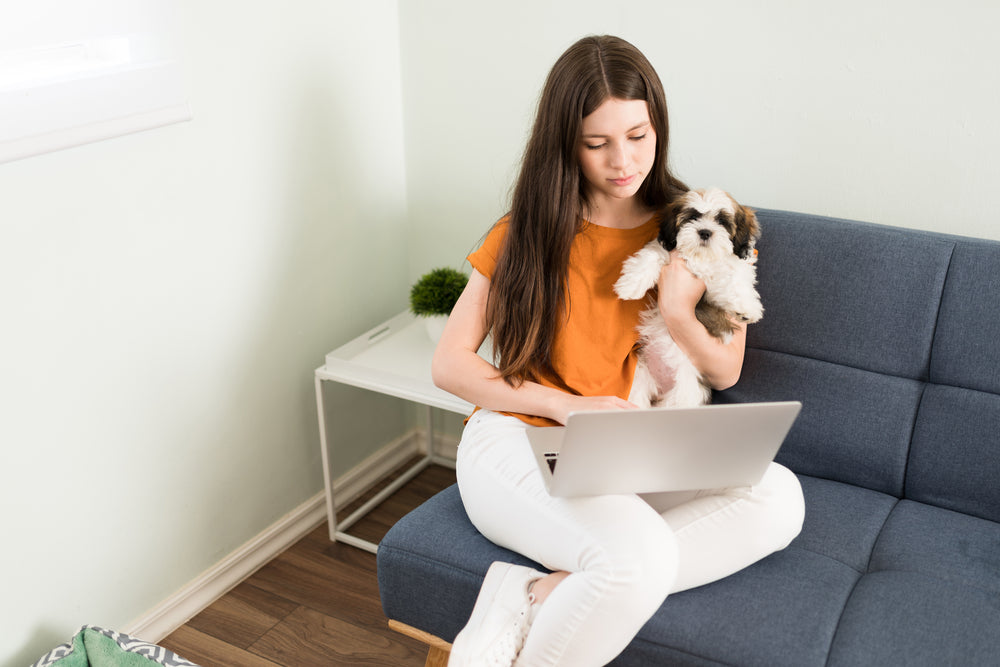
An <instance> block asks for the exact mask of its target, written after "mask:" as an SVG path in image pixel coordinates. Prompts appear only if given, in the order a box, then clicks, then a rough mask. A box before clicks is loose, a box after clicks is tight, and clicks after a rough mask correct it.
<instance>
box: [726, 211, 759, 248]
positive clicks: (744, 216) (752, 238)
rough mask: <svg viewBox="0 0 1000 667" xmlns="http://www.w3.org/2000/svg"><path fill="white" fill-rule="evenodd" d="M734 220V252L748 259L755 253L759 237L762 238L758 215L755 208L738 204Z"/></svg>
mask: <svg viewBox="0 0 1000 667" xmlns="http://www.w3.org/2000/svg"><path fill="white" fill-rule="evenodd" d="M734 221H735V233H734V234H733V252H734V253H736V255H737V256H738V257H740V258H741V259H747V258H749V257H750V256H751V255H752V254H753V249H754V246H756V245H757V239H759V238H760V225H758V224H757V216H756V214H754V212H753V209H750V208H747V207H746V206H737V207H736V217H735V220H734Z"/></svg>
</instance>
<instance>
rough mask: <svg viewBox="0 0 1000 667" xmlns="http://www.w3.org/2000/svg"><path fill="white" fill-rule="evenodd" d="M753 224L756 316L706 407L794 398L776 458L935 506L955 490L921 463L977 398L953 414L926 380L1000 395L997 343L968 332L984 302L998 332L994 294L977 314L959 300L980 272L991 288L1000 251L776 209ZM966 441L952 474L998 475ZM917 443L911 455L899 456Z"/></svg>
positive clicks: (951, 448) (945, 450) (948, 447)
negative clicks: (733, 370)
mask: <svg viewBox="0 0 1000 667" xmlns="http://www.w3.org/2000/svg"><path fill="white" fill-rule="evenodd" d="M758 217H759V219H760V223H761V228H762V230H763V236H762V238H761V241H760V244H759V246H758V247H759V249H760V255H759V261H758V281H759V289H760V292H761V297H762V300H763V303H764V319H763V320H761V322H759V323H758V324H755V325H752V326H751V327H750V329H749V333H748V339H747V347H748V349H747V357H746V363H745V364H744V369H743V374H742V376H741V379H740V382H739V383H738V384H737V385H736V386H735V387H733V388H732V389H730V390H727V391H726V392H721V393H719V394H718V395H717V400H718V401H720V402H730V401H738V402H744V401H769V400H800V401H802V403H803V409H802V413H801V415H800V417H799V419H798V421H797V422H796V424H795V426H794V427H793V428H792V431H791V432H790V433H789V435H788V438H787V439H786V441H785V444H784V445H783V446H782V449H781V451H780V452H779V455H778V460H779V461H780V462H782V463H784V464H785V465H787V466H789V467H790V468H792V469H793V470H795V471H796V472H799V473H803V474H808V475H813V476H816V477H823V478H827V479H834V480H838V481H842V482H847V483H850V484H855V485H859V486H864V487H866V488H870V489H873V490H876V491H881V492H884V493H891V494H893V495H895V496H897V497H904V495H911V494H916V495H917V496H919V497H921V498H924V499H926V500H928V501H930V500H933V501H934V502H935V504H942V502H943V497H944V496H949V495H950V494H951V493H952V489H955V490H956V493H958V494H959V495H962V493H961V492H960V491H958V489H961V487H960V486H955V484H954V482H955V480H951V479H946V480H943V481H942V480H941V479H940V478H936V479H933V480H932V479H931V478H933V477H934V474H932V473H933V465H934V464H933V463H932V462H933V461H934V460H935V459H936V458H938V456H943V455H946V454H951V455H952V456H953V457H954V455H955V454H956V452H955V447H957V446H959V445H957V444H955V443H953V442H951V439H950V438H944V439H943V441H942V439H941V438H940V437H939V436H940V434H947V433H949V432H950V431H952V430H953V429H954V428H956V427H958V426H959V423H958V422H959V421H963V422H965V423H964V424H961V425H962V426H964V427H966V428H970V425H969V423H968V411H969V410H982V409H983V408H982V406H981V405H980V404H981V403H982V401H973V403H974V404H975V407H973V406H972V405H971V404H969V405H968V406H967V407H966V415H965V416H964V417H963V416H959V415H958V414H957V413H956V412H955V411H954V410H951V409H950V410H942V409H941V404H933V405H932V404H931V403H930V401H937V400H938V398H936V397H937V396H938V392H936V391H934V392H929V391H928V390H929V388H931V386H930V385H929V384H928V383H940V384H942V385H947V386H948V387H962V388H965V389H970V390H976V391H985V392H992V393H990V396H992V397H993V398H996V396H995V394H997V393H1000V357H998V356H997V355H1000V352H998V348H997V347H996V346H991V345H990V344H989V341H988V340H987V338H986V336H987V335H988V333H987V332H988V329H981V330H980V331H979V332H976V333H971V332H969V327H970V326H974V322H975V321H976V320H977V319H979V320H982V317H983V316H982V314H981V313H979V312H978V310H981V309H982V308H986V309H989V308H990V307H992V308H993V311H994V312H993V314H992V317H993V318H994V320H993V321H992V322H993V324H1000V322H998V321H996V319H995V318H997V317H1000V314H998V310H1000V309H998V308H997V305H996V297H995V296H994V297H992V306H981V305H977V304H979V303H980V302H979V301H977V300H976V299H974V298H971V297H970V296H969V295H968V290H969V289H970V286H971V285H973V284H977V283H979V282H980V281H983V280H984V278H985V274H990V275H993V276H994V277H993V280H994V283H993V284H992V285H991V286H992V287H993V292H992V294H994V295H995V294H1000V287H998V286H997V285H996V284H995V281H996V280H997V278H996V275H998V274H1000V256H997V255H996V252H997V249H998V248H1000V244H995V243H991V242H986V241H982V242H980V241H976V240H963V239H961V238H960V237H953V236H947V235H942V234H932V233H924V232H918V231H914V230H908V229H901V228H895V227H885V226H880V225H871V224H866V223H858V222H850V221H845V220H836V219H832V218H825V217H821V216H812V215H804V214H797V213H788V212H782V211H771V210H764V209H762V210H759V211H758ZM984 248H988V249H989V248H991V249H992V250H991V251H986V250H984ZM991 272H992V273H991ZM981 274H983V275H981ZM976 291H978V292H979V293H980V294H982V293H983V292H982V290H976ZM982 348H988V352H985V353H984V352H970V350H981V349H982ZM942 394H943V395H945V396H947V394H948V392H946V391H944V392H942ZM981 398H983V399H984V400H986V398H985V397H981ZM986 402H989V401H988V400H986ZM998 417H1000V415H998ZM982 428H983V429H988V428H990V427H989V426H988V425H983V426H982ZM976 433H977V434H979V435H978V436H976V437H972V436H969V437H971V438H972V440H976V438H977V437H978V438H979V440H978V441H977V442H978V444H976V445H968V446H963V447H965V449H963V451H962V455H961V457H960V458H961V460H962V464H961V465H960V466H958V467H959V468H962V469H956V471H955V473H954V475H955V476H956V477H959V476H961V475H963V474H964V472H965V471H964V467H965V466H983V465H986V467H987V469H989V470H992V471H993V472H992V474H994V476H995V475H996V474H997V472H998V471H997V469H996V468H995V467H993V468H990V467H989V465H988V464H989V461H992V460H995V459H996V458H997V457H996V456H995V455H993V458H992V459H990V458H989V455H988V452H987V451H986V450H984V447H985V443H984V442H982V438H985V437H986V432H985V431H982V430H981V429H980V430H979V431H976ZM915 437H916V438H917V440H916V442H918V443H919V445H920V446H919V447H916V448H915V449H914V450H913V452H914V454H919V455H920V460H919V461H911V460H910V457H911V443H912V442H914V439H915ZM969 447H972V449H973V450H974V451H967V450H968V448H969ZM914 463H916V464H917V466H916V468H915V469H914V468H913V465H914ZM956 465H957V464H956ZM967 491H968V493H971V492H972V490H971V489H968V490H967ZM968 493H966V494H965V495H968ZM979 495H980V496H982V495H983V494H982V493H979ZM987 495H992V497H993V498H994V501H995V500H996V497H997V495H998V494H997V493H996V492H992V491H991V492H990V493H988V494H987ZM950 501H951V502H952V503H953V505H952V506H956V508H960V507H957V505H962V502H960V501H959V500H958V499H957V498H951V499H950ZM980 504H981V503H980ZM987 505H989V503H987ZM990 507H992V506H990ZM962 508H964V505H962ZM989 511H993V510H992V509H988V510H987V509H985V508H981V511H980V514H982V513H983V512H989Z"/></svg>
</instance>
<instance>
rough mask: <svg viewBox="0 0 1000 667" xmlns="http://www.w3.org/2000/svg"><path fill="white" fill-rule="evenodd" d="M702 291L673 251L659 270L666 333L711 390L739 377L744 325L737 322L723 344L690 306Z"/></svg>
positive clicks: (744, 334) (725, 387) (744, 337)
mask: <svg viewBox="0 0 1000 667" xmlns="http://www.w3.org/2000/svg"><path fill="white" fill-rule="evenodd" d="M704 293H705V283H704V282H702V281H701V280H700V279H698V278H696V277H695V276H694V275H693V274H692V273H691V272H690V271H688V268H687V265H686V264H685V263H684V260H683V259H681V258H680V257H679V256H678V255H677V253H676V252H672V253H671V259H670V263H669V264H667V265H666V266H664V267H663V270H662V271H661V272H660V282H659V297H658V298H659V306H660V313H661V314H662V316H663V320H664V322H666V324H667V329H669V330H670V335H671V337H673V339H674V341H675V342H676V343H677V344H678V345H679V346H680V348H681V350H683V351H684V353H685V354H686V355H687V356H688V358H689V359H690V360H691V363H693V364H694V365H695V368H697V369H698V370H699V371H701V374H702V376H703V377H704V378H705V380H706V381H707V382H708V383H709V384H710V385H712V387H713V388H715V389H727V388H729V387H732V386H733V385H734V384H736V381H737V380H739V379H740V370H741V369H742V368H743V354H744V351H745V349H746V339H747V327H746V324H745V323H739V324H738V327H737V329H736V331H734V332H733V337H732V339H730V341H729V342H728V343H725V344H724V343H723V342H722V341H720V340H719V339H718V338H716V337H715V336H713V335H711V334H710V333H708V330H707V329H705V327H704V325H702V323H701V322H699V321H698V319H697V318H696V317H695V314H694V308H695V306H696V305H697V304H698V301H699V300H700V299H701V297H702V295H703V294H704Z"/></svg>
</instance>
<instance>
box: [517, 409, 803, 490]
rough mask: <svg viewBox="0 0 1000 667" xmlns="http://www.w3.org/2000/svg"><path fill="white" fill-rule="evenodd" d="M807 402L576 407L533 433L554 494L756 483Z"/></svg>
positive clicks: (547, 483)
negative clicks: (561, 419)
mask: <svg viewBox="0 0 1000 667" xmlns="http://www.w3.org/2000/svg"><path fill="white" fill-rule="evenodd" d="M801 409H802V404H801V403H800V402H798V401H784V402H774V403H734V404H725V405H703V406H700V407H695V408H649V409H644V410H602V411H588V412H574V413H571V414H570V415H569V417H568V418H567V419H566V425H565V426H555V427H551V426H550V427H529V428H528V432H527V434H528V440H529V441H530V443H531V447H532V450H533V451H534V454H535V458H536V460H537V462H538V467H539V470H540V471H541V473H542V477H543V479H544V480H545V486H546V488H547V489H548V491H549V494H550V495H552V496H557V497H577V496H595V495H604V494H616V493H657V492H662V491H685V490H692V489H718V488H727V487H733V486H752V485H754V484H757V483H758V482H759V481H760V480H761V478H762V477H763V476H764V471H765V470H767V467H768V465H770V463H771V462H772V461H773V460H774V457H775V455H776V454H777V453H778V449H779V448H780V447H781V443H782V442H783V441H784V439H785V436H786V435H787V434H788V431H789V429H791V427H792V424H793V423H794V422H795V419H796V417H797V416H798V414H799V411H800V410H801Z"/></svg>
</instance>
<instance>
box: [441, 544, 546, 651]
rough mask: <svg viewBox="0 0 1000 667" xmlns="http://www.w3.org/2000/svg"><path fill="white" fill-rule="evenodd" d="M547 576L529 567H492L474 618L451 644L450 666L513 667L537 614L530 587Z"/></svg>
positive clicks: (473, 611)
mask: <svg viewBox="0 0 1000 667" xmlns="http://www.w3.org/2000/svg"><path fill="white" fill-rule="evenodd" d="M544 576H545V575H544V574H542V573H541V572H537V571H535V570H532V569H531V568H530V567H522V566H520V565H511V564H510V563H501V562H496V563H493V564H492V565H490V569H489V571H488V572H487V573H486V579H484V580H483V586H482V588H480V589H479V597H478V598H476V606H475V607H474V608H473V610H472V616H470V617H469V622H468V623H466V625H465V627H464V628H462V631H461V632H459V633H458V636H457V637H455V642H454V643H453V644H452V647H451V657H450V658H449V659H448V666H449V667H510V666H511V665H512V664H513V663H514V660H515V659H517V654H518V653H520V652H521V648H522V647H523V646H524V640H525V638H526V637H527V636H528V629H529V628H530V627H531V623H532V621H534V620H535V614H536V613H537V611H538V605H536V604H533V602H534V596H533V595H530V594H529V593H528V586H529V585H530V584H531V582H533V581H536V580H538V579H541V578H542V577H544Z"/></svg>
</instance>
